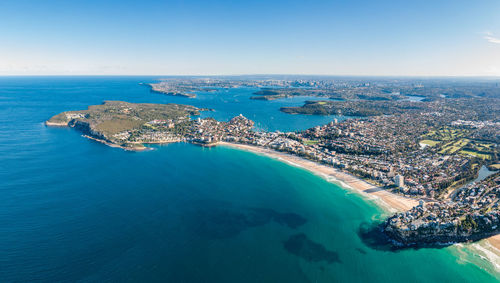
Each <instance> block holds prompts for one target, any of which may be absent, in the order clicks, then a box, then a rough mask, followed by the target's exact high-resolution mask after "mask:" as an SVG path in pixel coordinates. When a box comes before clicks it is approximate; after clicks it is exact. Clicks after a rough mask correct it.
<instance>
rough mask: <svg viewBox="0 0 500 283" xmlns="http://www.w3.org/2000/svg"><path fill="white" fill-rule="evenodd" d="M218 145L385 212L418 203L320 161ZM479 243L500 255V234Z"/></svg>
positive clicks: (253, 147) (240, 145)
mask: <svg viewBox="0 0 500 283" xmlns="http://www.w3.org/2000/svg"><path fill="white" fill-rule="evenodd" d="M219 145H221V146H227V147H232V148H236V149H240V150H245V151H249V152H252V153H255V154H260V155H264V156H267V157H270V158H273V159H277V160H280V161H283V162H285V163H287V164H290V165H292V166H295V167H300V168H303V169H305V170H307V171H309V172H311V173H313V174H315V175H317V176H320V177H322V178H323V179H325V180H326V181H328V182H333V183H336V184H338V185H339V186H341V187H343V188H345V189H348V190H351V191H354V192H356V193H358V194H360V195H361V196H363V197H365V198H367V199H370V200H372V201H373V202H374V203H376V205H378V206H379V207H380V208H382V209H383V210H385V211H386V212H392V213H393V212H397V211H406V210H409V209H411V208H412V207H414V206H416V205H418V201H417V200H416V199H412V198H408V197H404V196H400V195H395V194H393V193H390V192H388V191H385V190H383V189H381V188H379V187H376V186H375V185H372V184H370V183H368V182H366V181H364V180H362V179H360V178H358V177H356V176H353V175H351V174H349V173H346V172H342V171H340V170H338V169H336V168H333V167H330V166H326V165H323V164H319V163H316V162H314V161H311V160H307V159H304V158H302V157H299V156H295V155H291V154H287V153H284V152H279V151H275V150H272V149H269V148H264V147H259V146H254V145H246V144H236V143H228V142H220V143H219ZM481 242H483V243H484V242H486V243H487V246H489V247H491V252H492V253H494V254H495V255H497V256H498V257H499V258H500V234H499V235H495V236H492V237H489V238H486V239H483V240H482V241H479V242H476V243H479V244H481ZM489 260H490V261H491V262H492V263H493V264H497V263H496V262H493V261H494V259H491V258H490V259H489Z"/></svg>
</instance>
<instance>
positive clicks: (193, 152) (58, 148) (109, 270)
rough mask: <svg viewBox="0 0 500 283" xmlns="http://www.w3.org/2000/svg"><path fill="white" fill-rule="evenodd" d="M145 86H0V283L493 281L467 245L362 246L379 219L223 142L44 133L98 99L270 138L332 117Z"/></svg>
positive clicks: (108, 82) (317, 183) (243, 98)
mask: <svg viewBox="0 0 500 283" xmlns="http://www.w3.org/2000/svg"><path fill="white" fill-rule="evenodd" d="M155 79H156V78H151V77H142V78H141V77H104V78H102V77H101V78H95V77H81V78H78V77H65V78H64V77H63V78H51V77H49V78H16V77H1V78H0V282H12V281H17V282H32V281H44V282H56V281H69V282H73V281H140V282H144V281H157V282H332V281H333V282H374V281H375V282H382V281H384V282H387V281H389V282H407V281H408V280H409V279H411V280H410V281H412V282H495V281H496V279H495V278H494V277H493V276H492V275H491V274H490V273H491V269H490V268H489V267H488V266H487V265H481V264H482V262H480V261H479V260H478V259H477V257H475V256H474V255H470V254H467V250H466V249H465V248H457V247H450V248H445V249H421V250H404V251H398V252H392V251H387V250H378V249H372V248H371V247H370V246H367V245H366V244H365V243H364V242H363V240H362V239H361V238H360V236H359V235H358V232H359V229H360V227H361V226H362V225H370V224H371V223H373V222H374V221H377V220H379V219H382V218H383V212H382V211H381V210H380V209H379V208H378V207H377V206H375V205H374V204H373V203H372V202H369V201H366V200H363V199H361V198H360V197H358V196H357V195H355V194H352V193H349V192H348V191H345V190H343V189H341V188H340V187H339V186H337V185H335V184H332V183H328V182H326V181H325V180H323V179H321V178H319V177H317V176H315V175H313V174H311V173H309V172H306V171H304V170H302V169H300V168H295V167H292V166H289V165H287V164H283V163H281V162H279V161H276V160H273V159H269V158H267V157H263V156H258V155H255V154H252V153H248V152H243V151H238V150H235V149H230V148H224V147H217V148H211V149H206V148H200V147H197V146H193V145H189V144H171V145H168V146H157V147H155V150H153V151H146V152H125V151H122V150H120V149H116V148H110V147H107V146H105V145H102V144H100V143H97V142H94V141H91V140H88V139H85V138H83V137H81V136H80V134H79V133H78V132H77V131H75V130H74V129H69V128H49V127H45V126H44V125H43V121H45V120H46V119H48V118H50V117H51V116H52V115H55V114H57V113H59V112H62V111H65V110H79V109H85V108H86V107H87V106H88V105H92V104H99V103H101V102H102V101H103V100H124V101H129V102H161V103H165V102H175V103H189V104H192V105H196V106H201V107H208V108H214V109H215V110H216V111H215V112H209V113H208V114H204V115H213V116H214V117H216V118H218V119H229V118H231V117H232V116H234V115H237V114H240V113H242V114H244V115H245V116H247V117H249V118H251V119H254V120H256V121H257V122H258V123H259V126H260V127H261V128H263V129H271V130H275V129H279V130H292V129H304V128H308V127H311V126H314V125H317V124H322V123H326V122H328V121H330V120H331V119H332V118H333V117H317V116H302V115H286V114H284V113H280V112H279V111H278V109H279V107H281V106H284V105H301V104H302V103H303V101H304V100H307V99H308V98H296V99H294V100H279V101H272V102H265V101H255V100H249V99H248V97H250V96H251V93H252V90H249V89H237V90H232V91H229V92H226V91H223V92H220V93H204V94H200V95H199V97H198V98H197V99H188V98H182V97H169V96H164V95H160V94H156V93H151V92H149V89H148V88H147V87H145V86H140V85H139V84H138V83H140V82H151V81H154V80H155ZM485 269H486V270H488V271H490V273H488V272H487V271H485Z"/></svg>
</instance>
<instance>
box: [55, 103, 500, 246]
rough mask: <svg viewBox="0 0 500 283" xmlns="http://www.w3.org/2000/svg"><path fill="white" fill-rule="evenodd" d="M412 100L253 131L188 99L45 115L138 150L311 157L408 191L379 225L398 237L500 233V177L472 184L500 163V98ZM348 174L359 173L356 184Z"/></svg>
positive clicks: (394, 194)
mask: <svg viewBox="0 0 500 283" xmlns="http://www.w3.org/2000/svg"><path fill="white" fill-rule="evenodd" d="M412 103H415V104H416V106H415V107H412V108H411V109H408V108H407V111H403V113H399V111H394V113H392V114H391V115H375V116H370V117H368V118H364V119H349V120H345V121H342V122H338V121H337V120H336V119H334V120H333V121H332V122H331V123H328V124H326V125H323V126H316V127H314V128H311V129H308V130H305V131H297V132H286V133H282V132H279V131H276V132H262V131H254V130H253V125H254V122H253V121H251V120H249V119H247V118H245V117H244V116H242V115H239V116H236V117H234V118H232V119H231V120H229V121H227V122H223V121H216V120H215V119H213V118H203V119H201V118H196V117H194V116H196V115H199V113H200V111H203V110H204V109H198V108H196V107H193V106H189V105H179V104H134V103H127V102H120V101H106V102H105V103H104V104H102V105H96V106H90V107H89V108H88V109H87V110H83V111H68V112H63V113H61V114H58V115H56V116H54V117H52V118H51V119H50V120H48V121H47V122H46V124H47V125H48V126H70V127H75V128H77V129H78V130H80V131H82V132H83V133H84V134H85V135H86V136H87V137H90V138H92V139H95V140H97V141H100V142H103V143H105V144H107V145H110V146H115V147H121V148H123V149H127V150H144V149H146V147H145V144H150V143H170V142H190V143H194V144H198V145H202V146H215V145H218V144H221V143H224V144H230V145H237V146H238V147H240V148H245V149H250V150H254V151H255V150H256V149H259V150H260V149H262V150H264V149H265V150H266V151H267V150H272V151H273V152H282V153H284V154H286V156H296V157H297V158H300V159H297V160H296V161H300V162H302V160H304V161H306V160H308V161H310V162H313V163H314V164H318V165H321V166H322V167H321V169H317V168H316V169H314V166H311V164H308V165H307V166H305V167H307V168H313V169H311V170H313V171H315V172H317V173H318V174H327V175H330V176H334V177H335V178H338V179H339V180H341V181H347V182H348V183H349V185H353V184H354V186H355V187H357V188H358V190H359V191H362V192H365V193H368V192H377V194H376V195H378V196H379V197H381V198H382V199H383V200H385V202H386V203H391V201H393V203H395V202H399V203H401V200H402V199H405V200H408V201H406V202H405V203H406V204H407V205H403V206H399V207H397V208H398V209H399V210H407V211H406V212H404V213H398V214H396V215H394V216H392V217H391V218H389V219H388V220H387V222H386V223H385V225H384V232H385V233H386V234H387V235H388V236H389V237H390V238H391V239H392V240H393V241H394V242H395V243H397V244H398V245H403V246H406V245H415V244H419V243H426V244H445V243H451V242H462V241H470V240H478V239H482V238H485V237H489V236H491V235H496V234H498V233H500V225H498V224H500V223H499V219H500V208H499V200H500V193H499V192H500V176H499V175H498V174H495V175H491V176H490V177H489V178H486V179H484V180H479V181H476V182H472V183H471V181H473V180H474V179H475V178H476V177H477V175H478V171H479V169H480V168H481V167H482V166H488V167H489V168H491V169H497V168H499V161H498V150H499V149H498V139H499V137H500V134H499V133H500V122H499V121H498V118H497V117H498V107H499V106H498V105H484V107H488V108H489V110H491V111H483V109H482V108H481V107H480V106H478V105H472V106H470V105H468V106H466V105H464V104H467V103H466V100H464V101H460V100H458V101H454V102H452V103H449V102H443V101H440V100H438V101H434V102H429V103H417V102H412ZM484 107H483V108H484ZM257 151H258V150H257ZM266 154H269V152H267V153H266ZM288 160H290V159H288ZM290 162H294V161H290ZM303 164H306V163H303ZM326 167H328V168H332V169H334V171H328V170H326V171H325V168H326ZM318 168H319V167H318ZM325 172H327V173H325ZM332 172H333V173H332ZM341 173H342V174H341ZM349 176H350V177H349ZM353 177H356V178H359V179H363V180H364V181H363V182H362V183H358V184H355V182H353V181H352V178H353ZM394 199H396V201H394ZM419 202H420V203H419ZM417 204H418V205H417ZM410 208H411V209H410ZM408 209H409V210H408Z"/></svg>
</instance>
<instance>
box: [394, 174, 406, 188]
mask: <svg viewBox="0 0 500 283" xmlns="http://www.w3.org/2000/svg"><path fill="white" fill-rule="evenodd" d="M394 183H395V184H396V186H398V187H404V185H405V177H403V176H401V175H396V177H394Z"/></svg>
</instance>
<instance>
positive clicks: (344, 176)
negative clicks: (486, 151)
mask: <svg viewBox="0 0 500 283" xmlns="http://www.w3.org/2000/svg"><path fill="white" fill-rule="evenodd" d="M219 145H221V146H228V147H233V148H238V149H242V150H247V151H251V152H254V153H257V154H263V155H266V156H268V157H271V158H275V159H279V160H281V161H284V162H287V163H289V164H291V165H294V166H298V167H301V168H304V169H306V170H308V171H310V172H312V173H314V174H316V175H318V176H321V177H323V178H325V179H326V180H327V181H332V180H333V181H334V182H337V183H338V184H340V185H342V186H343V187H346V188H347V189H351V190H353V191H356V192H358V193H360V194H361V195H363V196H365V197H367V198H370V199H374V200H377V201H379V202H380V204H381V205H382V206H383V207H384V208H386V209H387V210H388V211H391V212H395V211H405V210H408V209H410V208H412V207H414V206H416V205H418V201H417V200H415V199H412V198H407V197H404V196H399V195H395V194H393V193H390V192H387V191H385V190H383V189H381V188H379V187H376V186H374V185H372V184H370V183H367V182H366V181H364V180H361V179H359V178H357V177H355V176H353V175H351V174H349V173H345V172H342V171H340V170H338V169H335V168H333V167H330V166H326V165H322V164H318V163H316V162H313V161H311V160H307V159H304V158H301V157H298V156H295V155H291V154H287V153H283V152H278V151H275V150H272V149H268V148H263V147H258V146H252V145H244V144H234V143H227V142H221V143H219Z"/></svg>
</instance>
